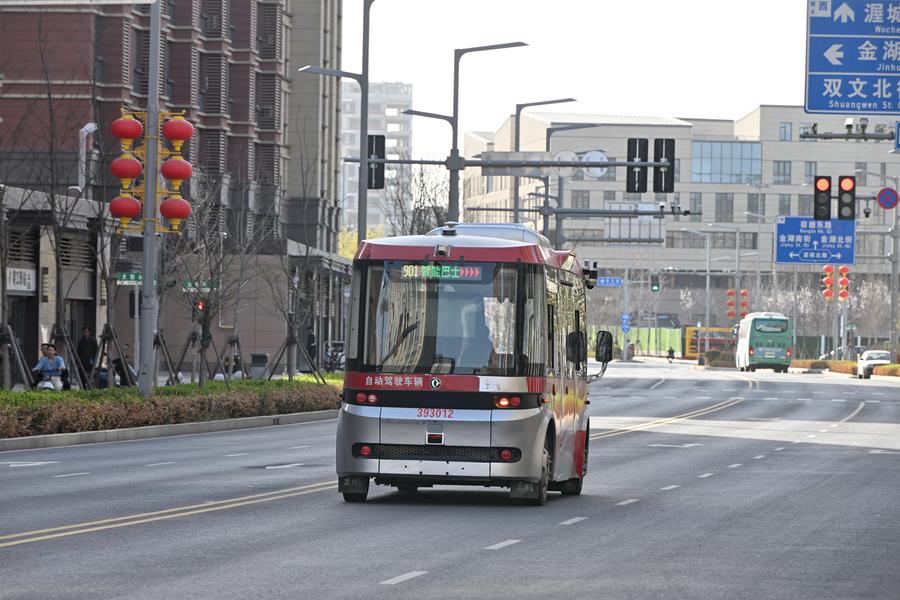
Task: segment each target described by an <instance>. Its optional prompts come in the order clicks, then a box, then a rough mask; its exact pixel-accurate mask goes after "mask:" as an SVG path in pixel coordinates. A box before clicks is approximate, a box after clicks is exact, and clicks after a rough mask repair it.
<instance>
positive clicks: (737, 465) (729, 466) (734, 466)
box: [728, 463, 741, 469]
mask: <svg viewBox="0 0 900 600" xmlns="http://www.w3.org/2000/svg"><path fill="white" fill-rule="evenodd" d="M740 466H741V463H734V464H733V465H728V468H729V469H737V468H738V467H740Z"/></svg>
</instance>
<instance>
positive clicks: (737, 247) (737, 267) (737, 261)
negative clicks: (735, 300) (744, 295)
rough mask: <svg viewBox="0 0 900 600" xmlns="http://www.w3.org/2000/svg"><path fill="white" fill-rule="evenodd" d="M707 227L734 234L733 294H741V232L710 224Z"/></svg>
mask: <svg viewBox="0 0 900 600" xmlns="http://www.w3.org/2000/svg"><path fill="white" fill-rule="evenodd" d="M707 227H712V228H716V229H725V230H728V231H733V232H734V289H735V293H737V294H740V293H741V230H740V229H738V228H737V227H729V226H728V225H720V224H718V223H710V224H709V225H707Z"/></svg>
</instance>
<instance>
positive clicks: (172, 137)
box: [162, 116, 194, 154]
mask: <svg viewBox="0 0 900 600" xmlns="http://www.w3.org/2000/svg"><path fill="white" fill-rule="evenodd" d="M162 133H163V137H165V138H166V139H167V140H169V141H171V142H172V146H174V147H175V152H176V153H178V154H180V153H181V146H182V145H183V144H184V143H185V142H186V141H188V140H189V139H191V138H192V137H194V126H193V125H191V123H190V122H189V121H185V119H184V117H181V116H176V117H172V118H171V119H169V120H168V121H166V124H165V125H163V128H162Z"/></svg>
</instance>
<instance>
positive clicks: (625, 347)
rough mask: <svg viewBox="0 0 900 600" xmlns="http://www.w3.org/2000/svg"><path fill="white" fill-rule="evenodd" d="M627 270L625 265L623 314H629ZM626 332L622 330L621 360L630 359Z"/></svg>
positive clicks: (629, 325) (628, 270)
mask: <svg viewBox="0 0 900 600" xmlns="http://www.w3.org/2000/svg"><path fill="white" fill-rule="evenodd" d="M629 272H630V269H629V268H628V267H625V281H623V282H622V284H623V285H624V286H625V308H624V310H623V311H622V314H623V315H631V304H630V303H629V300H630V298H629V297H628V289H629V288H630V287H631V281H629ZM628 328H629V329H630V328H631V322H630V321H629V323H628ZM628 333H629V332H627V331H623V332H622V360H631V356H630V355H629V354H628Z"/></svg>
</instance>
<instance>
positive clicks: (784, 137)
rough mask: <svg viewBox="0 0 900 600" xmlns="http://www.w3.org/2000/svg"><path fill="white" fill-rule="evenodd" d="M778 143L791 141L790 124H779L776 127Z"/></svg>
mask: <svg viewBox="0 0 900 600" xmlns="http://www.w3.org/2000/svg"><path fill="white" fill-rule="evenodd" d="M778 141H780V142H789V141H791V124H790V123H780V124H779V125H778Z"/></svg>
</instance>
